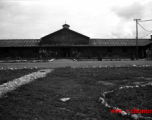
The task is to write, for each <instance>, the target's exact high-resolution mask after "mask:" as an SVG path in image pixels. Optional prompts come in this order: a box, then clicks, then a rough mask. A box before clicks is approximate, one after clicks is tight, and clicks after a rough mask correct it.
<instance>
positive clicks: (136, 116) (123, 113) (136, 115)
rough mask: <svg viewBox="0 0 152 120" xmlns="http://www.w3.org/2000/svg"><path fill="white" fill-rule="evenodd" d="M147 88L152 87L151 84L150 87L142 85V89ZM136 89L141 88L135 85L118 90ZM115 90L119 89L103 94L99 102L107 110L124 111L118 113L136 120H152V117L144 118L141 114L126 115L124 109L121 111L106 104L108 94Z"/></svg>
mask: <svg viewBox="0 0 152 120" xmlns="http://www.w3.org/2000/svg"><path fill="white" fill-rule="evenodd" d="M146 86H152V84H149V85H141V87H146ZM134 87H140V86H138V85H135V86H124V87H119V88H118V90H121V89H128V88H134ZM115 90H117V89H114V90H111V91H106V92H104V93H103V94H102V97H100V98H99V102H101V104H102V105H104V106H105V107H106V108H109V109H112V110H120V111H122V112H121V113H119V112H118V114H121V116H128V117H130V118H132V119H134V120H140V119H142V120H152V118H151V117H144V116H141V114H130V113H129V112H128V113H126V112H125V111H123V110H122V109H119V108H118V107H113V106H110V105H109V104H108V103H107V102H106V94H108V93H113V92H114V91H115Z"/></svg>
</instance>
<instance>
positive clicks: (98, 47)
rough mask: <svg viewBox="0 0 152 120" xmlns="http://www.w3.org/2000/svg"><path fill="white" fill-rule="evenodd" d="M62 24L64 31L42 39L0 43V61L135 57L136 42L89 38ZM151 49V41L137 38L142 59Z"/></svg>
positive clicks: (61, 30) (134, 40)
mask: <svg viewBox="0 0 152 120" xmlns="http://www.w3.org/2000/svg"><path fill="white" fill-rule="evenodd" d="M69 27H70V26H69V25H68V24H64V25H63V28H62V29H60V30H58V31H56V32H54V33H51V34H49V35H46V36H44V37H42V38H41V39H9V40H6V39H3V40H0V58H1V59H3V58H6V57H10V58H12V59H13V58H17V57H19V58H40V57H55V58H73V57H75V56H76V55H77V54H78V53H79V54H80V56H81V57H98V56H102V57H114V56H119V57H122V58H130V57H131V55H136V39H92V38H89V37H88V36H85V35H82V34H81V33H78V32H75V31H73V30H71V29H70V28H69ZM147 48H149V49H152V37H151V39H138V54H139V57H142V56H143V52H142V51H144V53H145V51H146V49H147Z"/></svg>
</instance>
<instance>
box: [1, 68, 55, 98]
mask: <svg viewBox="0 0 152 120" xmlns="http://www.w3.org/2000/svg"><path fill="white" fill-rule="evenodd" d="M52 70H53V69H44V70H39V71H38V72H33V73H31V74H28V75H25V76H23V77H20V78H17V79H14V80H13V81H9V82H7V83H4V84H2V85H0V97H2V95H3V94H5V93H7V92H9V91H12V90H14V89H16V88H17V87H20V86H21V85H24V84H27V83H29V82H31V81H34V80H35V79H38V78H42V77H45V76H46V74H47V73H50V72H51V71H52Z"/></svg>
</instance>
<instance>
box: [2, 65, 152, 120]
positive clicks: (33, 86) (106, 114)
mask: <svg viewBox="0 0 152 120" xmlns="http://www.w3.org/2000/svg"><path fill="white" fill-rule="evenodd" d="M151 72H152V68H85V69H82V68H75V69H74V68H60V69H59V68H57V69H55V70H54V71H53V72H52V73H49V74H48V75H47V76H46V77H45V78H40V79H37V80H36V81H34V82H31V83H30V84H27V85H24V86H21V87H19V88H18V89H16V90H14V91H12V92H10V93H8V94H6V95H5V96H4V97H3V98H1V99H0V119H1V120H8V119H11V120H17V119H20V120H25V119H27V120H36V119H37V120H50V119H51V120H100V119H102V120H125V118H122V117H120V116H117V115H115V114H110V110H108V109H106V108H105V107H104V106H102V105H101V103H99V102H98V99H99V97H100V96H101V93H103V92H104V91H107V90H110V89H114V88H117V87H118V86H119V85H122V84H123V85H124V84H126V82H124V81H123V80H124V79H126V80H128V81H130V82H132V81H136V79H133V78H135V77H142V76H143V77H149V78H150V77H152V74H151ZM98 81H110V82H113V83H116V85H109V86H108V85H102V84H97V82H98ZM118 81H120V82H118ZM130 82H127V84H130ZM147 95H148V94H147ZM65 97H69V98H70V100H69V101H67V102H62V101H60V99H61V98H65ZM136 99H137V98H136ZM133 102H134V101H133ZM113 104H115V103H113ZM145 104H146V103H145ZM149 104H150V103H148V105H149Z"/></svg>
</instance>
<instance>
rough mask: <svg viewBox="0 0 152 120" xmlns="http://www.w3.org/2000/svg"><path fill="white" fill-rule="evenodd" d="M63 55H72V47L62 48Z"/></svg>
mask: <svg viewBox="0 0 152 120" xmlns="http://www.w3.org/2000/svg"><path fill="white" fill-rule="evenodd" d="M61 57H70V48H61Z"/></svg>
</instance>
